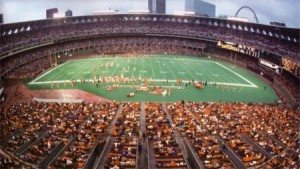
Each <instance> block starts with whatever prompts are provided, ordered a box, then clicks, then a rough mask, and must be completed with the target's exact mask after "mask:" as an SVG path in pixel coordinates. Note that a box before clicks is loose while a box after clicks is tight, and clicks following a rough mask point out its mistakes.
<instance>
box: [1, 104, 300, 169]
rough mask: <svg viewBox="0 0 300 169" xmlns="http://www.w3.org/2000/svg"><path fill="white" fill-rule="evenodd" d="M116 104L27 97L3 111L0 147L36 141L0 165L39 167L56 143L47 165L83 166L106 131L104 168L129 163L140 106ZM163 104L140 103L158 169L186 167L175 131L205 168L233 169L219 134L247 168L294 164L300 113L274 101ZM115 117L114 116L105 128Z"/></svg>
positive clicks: (133, 155)
mask: <svg viewBox="0 0 300 169" xmlns="http://www.w3.org/2000/svg"><path fill="white" fill-rule="evenodd" d="M119 105H120V104H119V103H116V102H102V103H94V104H85V103H82V104H75V103H61V104H59V103H39V102H35V101H30V102H22V103H17V104H15V105H13V106H11V107H10V108H8V109H5V110H3V112H2V113H1V114H0V115H1V116H0V117H1V119H2V120H1V147H2V148H3V149H5V151H8V152H18V151H19V149H20V147H22V145H24V144H25V143H27V142H28V141H30V140H32V139H35V140H36V141H35V142H34V144H33V145H32V146H29V147H28V149H27V151H23V152H22V153H20V154H18V153H17V155H16V157H17V158H18V159H21V160H23V162H22V161H17V160H14V161H13V160H12V159H8V158H6V157H1V162H0V165H1V167H4V168H5V167H8V166H11V167H12V168H13V167H16V166H21V165H24V161H26V162H29V163H30V164H36V165H37V164H39V163H40V162H41V160H42V159H43V158H45V156H47V154H49V153H50V152H51V150H52V149H53V148H54V147H55V146H57V145H58V144H59V143H60V144H62V145H63V147H64V148H62V149H61V151H62V153H61V155H60V156H59V157H58V158H57V159H56V160H55V162H54V163H53V164H52V165H51V166H50V167H49V168H83V166H84V165H85V162H86V161H87V158H88V157H89V154H90V153H91V151H92V149H93V148H94V147H95V144H96V143H97V142H101V143H104V142H105V139H106V138H107V137H108V136H109V135H111V136H112V137H113V138H112V144H113V145H112V148H111V149H110V150H108V151H109V153H108V156H107V157H108V158H107V160H106V161H105V166H106V168H123V167H133V166H135V165H136V158H137V156H138V155H139V154H138V151H137V150H138V144H139V142H140V141H141V139H140V135H141V134H140V133H141V131H140V125H141V124H140V116H141V114H140V111H141V109H140V107H141V105H140V104H139V103H125V104H124V105H123V107H122V109H121V111H120V112H119V113H118V114H117V113H116V112H117V109H118V107H119ZM162 107H163V106H162V104H159V103H147V104H146V107H145V118H146V121H145V123H146V124H145V125H146V133H145V134H146V137H147V138H148V139H149V144H150V145H152V146H149V147H150V148H151V147H152V148H153V159H154V160H155V165H156V167H157V168H162V167H169V168H172V167H173V168H176V167H181V168H185V167H186V165H187V162H186V161H185V159H184V158H183V153H182V150H181V148H179V145H178V142H177V141H176V140H178V138H176V137H177V136H176V135H175V134H174V131H179V132H180V133H181V135H182V136H183V137H186V138H187V140H188V142H189V144H191V145H192V147H193V149H194V151H195V152H196V155H197V156H198V158H199V159H200V160H201V161H202V163H203V164H204V165H205V167H206V168H220V167H223V168H233V164H232V163H231V162H230V160H229V158H228V157H227V156H226V155H225V154H224V153H223V152H222V146H221V145H220V144H219V143H218V141H217V140H218V139H221V140H223V141H224V142H225V143H226V144H227V145H228V146H229V148H230V149H232V150H233V152H234V153H236V154H237V155H238V157H239V158H241V160H242V161H243V163H244V165H245V166H247V167H251V166H255V167H263V168H272V167H274V166H280V167H281V168H299V167H300V166H299V164H300V156H299V152H300V148H299V143H300V142H299V140H300V133H299V130H298V129H299V127H300V118H299V110H291V109H289V108H287V107H284V106H283V105H274V104H271V105H268V104H244V103H213V102H211V103H197V102H188V103H186V104H182V103H181V102H180V103H179V102H177V103H169V104H167V106H166V108H167V111H164V109H163V108H162ZM168 113H169V114H170V118H171V119H172V121H173V125H171V123H170V121H169V120H170V119H169V117H168ZM114 117H116V118H117V121H116V123H115V125H113V126H111V123H112V121H113V118H114ZM249 139H250V140H252V141H253V142H254V143H251V142H249V141H247V140H249ZM102 145H103V144H102ZM257 145H258V146H260V147H262V148H263V149H264V150H265V151H266V153H263V152H261V151H259V150H258V149H257V148H256V146H257ZM148 151H149V150H148ZM150 154H151V153H150ZM212 157H215V158H212Z"/></svg>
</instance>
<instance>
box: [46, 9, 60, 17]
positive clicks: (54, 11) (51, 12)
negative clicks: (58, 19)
mask: <svg viewBox="0 0 300 169" xmlns="http://www.w3.org/2000/svg"><path fill="white" fill-rule="evenodd" d="M57 13H58V9H57V8H51V9H47V10H46V18H47V19H50V18H54V14H57Z"/></svg>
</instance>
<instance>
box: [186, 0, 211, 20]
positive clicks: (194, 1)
mask: <svg viewBox="0 0 300 169" xmlns="http://www.w3.org/2000/svg"><path fill="white" fill-rule="evenodd" d="M185 11H191V12H192V11H193V12H195V15H201V16H208V17H215V16H216V6H215V5H214V4H211V3H207V2H204V1H202V0H185Z"/></svg>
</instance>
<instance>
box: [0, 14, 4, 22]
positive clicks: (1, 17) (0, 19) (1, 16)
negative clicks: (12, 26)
mask: <svg viewBox="0 0 300 169" xmlns="http://www.w3.org/2000/svg"><path fill="white" fill-rule="evenodd" d="M2 23H4V19H3V14H2V13H0V24H2Z"/></svg>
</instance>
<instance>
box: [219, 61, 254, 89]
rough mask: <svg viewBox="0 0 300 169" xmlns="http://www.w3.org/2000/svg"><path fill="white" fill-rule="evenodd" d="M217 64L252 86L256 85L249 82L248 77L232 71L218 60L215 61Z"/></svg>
mask: <svg viewBox="0 0 300 169" xmlns="http://www.w3.org/2000/svg"><path fill="white" fill-rule="evenodd" d="M215 63H216V64H217V65H219V66H221V67H223V68H224V69H226V70H228V71H230V72H232V73H233V74H235V75H237V76H238V77H240V78H242V79H243V80H245V81H246V82H248V83H250V84H251V85H252V86H253V87H257V86H256V85H255V84H254V83H252V82H250V81H249V80H248V79H246V78H244V77H243V76H241V75H240V74H238V73H236V72H234V71H232V70H231V69H229V68H227V67H226V66H223V65H222V64H220V63H218V62H215Z"/></svg>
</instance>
